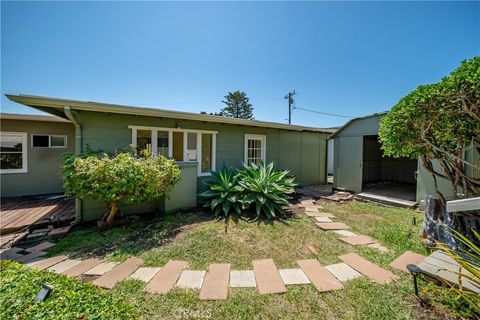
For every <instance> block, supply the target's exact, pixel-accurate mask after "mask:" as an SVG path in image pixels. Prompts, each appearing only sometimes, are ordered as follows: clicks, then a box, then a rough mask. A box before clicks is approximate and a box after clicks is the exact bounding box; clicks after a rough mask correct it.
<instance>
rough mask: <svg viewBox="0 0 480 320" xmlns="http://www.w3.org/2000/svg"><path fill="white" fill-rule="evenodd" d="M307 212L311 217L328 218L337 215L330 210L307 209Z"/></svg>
mask: <svg viewBox="0 0 480 320" xmlns="http://www.w3.org/2000/svg"><path fill="white" fill-rule="evenodd" d="M305 214H306V215H307V216H309V217H327V218H335V216H334V215H333V214H331V213H329V212H320V211H317V212H311V211H306V212H305Z"/></svg>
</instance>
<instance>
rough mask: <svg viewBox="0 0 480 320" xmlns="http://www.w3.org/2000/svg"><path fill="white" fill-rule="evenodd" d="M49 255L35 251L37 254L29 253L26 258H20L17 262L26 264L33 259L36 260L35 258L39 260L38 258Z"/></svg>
mask: <svg viewBox="0 0 480 320" xmlns="http://www.w3.org/2000/svg"><path fill="white" fill-rule="evenodd" d="M46 254H47V253H46V252H44V251H35V252H31V253H28V254H26V255H24V256H21V257H19V258H16V259H15V261H17V262H20V263H25V262H27V261H30V260H32V259H35V258H38V257H42V256H44V255H46Z"/></svg>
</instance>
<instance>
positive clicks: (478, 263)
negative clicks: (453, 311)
mask: <svg viewBox="0 0 480 320" xmlns="http://www.w3.org/2000/svg"><path fill="white" fill-rule="evenodd" d="M452 231H453V236H454V237H455V239H457V240H458V241H460V242H461V243H463V245H464V246H465V249H464V250H459V251H455V250H452V249H450V247H448V246H447V245H446V244H443V243H442V244H439V245H438V246H439V247H440V248H441V249H442V250H444V251H445V252H446V253H447V254H448V255H449V256H450V258H452V259H453V260H455V261H456V262H457V263H458V264H459V265H460V270H459V272H457V275H458V283H459V287H458V288H456V287H452V290H455V291H457V292H458V293H459V294H460V295H462V296H463V297H464V298H465V300H466V301H467V302H468V304H469V305H470V306H471V307H472V309H473V310H475V312H476V313H478V314H479V315H480V295H478V294H477V293H473V292H470V291H466V290H464V288H462V282H464V281H465V280H468V281H469V282H470V283H471V284H473V285H474V286H475V287H477V288H478V289H480V247H479V246H477V245H476V244H475V243H474V242H473V241H471V240H470V239H468V238H467V237H465V236H464V235H462V234H461V233H459V232H457V231H455V230H452ZM472 231H473V234H474V236H475V238H477V242H480V234H479V233H478V232H477V231H475V230H473V229H472ZM462 269H463V270H465V271H467V272H463V273H462Z"/></svg>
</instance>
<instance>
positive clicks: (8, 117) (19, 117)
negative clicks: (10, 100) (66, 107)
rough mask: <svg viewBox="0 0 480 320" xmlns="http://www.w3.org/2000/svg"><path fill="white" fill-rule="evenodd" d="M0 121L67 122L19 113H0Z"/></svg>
mask: <svg viewBox="0 0 480 320" xmlns="http://www.w3.org/2000/svg"><path fill="white" fill-rule="evenodd" d="M0 119H2V120H28V121H45V122H67V123H70V121H69V120H67V119H64V118H60V117H57V116H45V115H39V114H20V113H5V112H2V113H0Z"/></svg>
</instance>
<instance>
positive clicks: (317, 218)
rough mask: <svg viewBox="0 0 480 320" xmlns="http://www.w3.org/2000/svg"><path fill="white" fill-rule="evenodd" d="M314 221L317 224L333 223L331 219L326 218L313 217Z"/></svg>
mask: <svg viewBox="0 0 480 320" xmlns="http://www.w3.org/2000/svg"><path fill="white" fill-rule="evenodd" d="M315 220H317V222H323V223H330V222H333V221H332V219H330V218H328V217H315Z"/></svg>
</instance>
